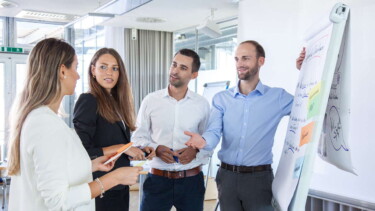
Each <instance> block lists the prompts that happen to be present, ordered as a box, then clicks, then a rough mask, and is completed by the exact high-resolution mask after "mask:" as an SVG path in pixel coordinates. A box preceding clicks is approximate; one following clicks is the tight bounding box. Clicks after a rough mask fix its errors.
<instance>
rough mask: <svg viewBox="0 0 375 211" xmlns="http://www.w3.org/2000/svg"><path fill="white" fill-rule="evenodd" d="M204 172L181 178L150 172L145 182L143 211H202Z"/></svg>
mask: <svg viewBox="0 0 375 211" xmlns="http://www.w3.org/2000/svg"><path fill="white" fill-rule="evenodd" d="M204 192H205V188H204V179H203V173H202V172H200V173H199V174H197V175H196V176H192V177H185V178H181V179H168V178H166V177H161V176H156V175H153V174H150V173H149V174H148V177H147V179H146V181H145V183H144V184H143V197H142V203H141V211H170V210H171V208H172V206H174V207H175V208H176V209H177V210H178V211H202V210H203V201H204Z"/></svg>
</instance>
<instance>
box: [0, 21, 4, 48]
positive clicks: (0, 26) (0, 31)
mask: <svg viewBox="0 0 375 211" xmlns="http://www.w3.org/2000/svg"><path fill="white" fill-rule="evenodd" d="M0 46H4V18H0Z"/></svg>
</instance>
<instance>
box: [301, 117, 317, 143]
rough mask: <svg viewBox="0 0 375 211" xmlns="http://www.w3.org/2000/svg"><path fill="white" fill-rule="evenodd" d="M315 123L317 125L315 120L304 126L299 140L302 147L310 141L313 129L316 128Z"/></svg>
mask: <svg viewBox="0 0 375 211" xmlns="http://www.w3.org/2000/svg"><path fill="white" fill-rule="evenodd" d="M314 125H315V122H310V123H309V124H307V125H305V126H304V127H302V129H301V137H300V142H299V146H300V147H301V146H303V145H304V144H307V143H309V142H310V140H311V137H312V133H313V129H314Z"/></svg>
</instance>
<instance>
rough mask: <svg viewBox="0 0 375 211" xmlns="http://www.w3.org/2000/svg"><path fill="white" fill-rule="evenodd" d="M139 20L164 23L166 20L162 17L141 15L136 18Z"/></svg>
mask: <svg viewBox="0 0 375 211" xmlns="http://www.w3.org/2000/svg"><path fill="white" fill-rule="evenodd" d="M136 20H137V21H138V22H142V23H163V22H165V20H163V19H161V18H152V17H139V18H137V19H136Z"/></svg>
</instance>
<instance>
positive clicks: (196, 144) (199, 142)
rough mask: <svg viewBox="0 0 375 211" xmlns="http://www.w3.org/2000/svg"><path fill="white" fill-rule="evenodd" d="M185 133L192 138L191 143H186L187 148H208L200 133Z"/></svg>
mask: <svg viewBox="0 0 375 211" xmlns="http://www.w3.org/2000/svg"><path fill="white" fill-rule="evenodd" d="M184 133H185V135H188V136H190V137H191V138H190V139H189V141H187V142H186V143H185V145H186V146H189V147H193V148H195V149H202V148H203V147H205V146H206V144H207V143H206V141H205V140H204V138H202V136H200V135H199V134H198V133H192V132H189V131H185V132H184Z"/></svg>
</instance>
